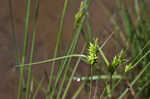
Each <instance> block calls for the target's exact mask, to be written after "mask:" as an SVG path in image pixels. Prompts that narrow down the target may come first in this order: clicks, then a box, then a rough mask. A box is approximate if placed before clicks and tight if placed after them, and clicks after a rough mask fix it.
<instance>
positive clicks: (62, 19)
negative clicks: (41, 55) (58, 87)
mask: <svg viewBox="0 0 150 99" xmlns="http://www.w3.org/2000/svg"><path fill="white" fill-rule="evenodd" d="M67 4H68V0H65V2H64V8H63V12H62V16H61V20H60V24H59V29H58V33H57V41H56V47H55V52H54V58H56V57H57V53H58V47H59V43H60V38H61V33H62V27H63V23H64V17H65V13H66V9H67ZM54 66H55V61H54V62H53V63H52V68H51V72H50V76H49V83H48V92H49V91H50V87H51V83H52V77H53V72H54ZM46 99H48V96H47V97H46Z"/></svg>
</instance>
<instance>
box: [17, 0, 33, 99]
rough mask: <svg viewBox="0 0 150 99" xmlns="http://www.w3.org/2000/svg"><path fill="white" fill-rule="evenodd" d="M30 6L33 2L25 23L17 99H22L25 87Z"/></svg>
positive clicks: (28, 9)
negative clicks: (24, 75)
mask: <svg viewBox="0 0 150 99" xmlns="http://www.w3.org/2000/svg"><path fill="white" fill-rule="evenodd" d="M30 5H31V0H27V10H26V23H25V33H24V47H23V54H22V62H21V64H22V68H20V78H19V84H18V85H19V87H18V95H17V99H20V98H21V88H22V87H23V71H24V62H25V57H26V50H27V40H28V25H29V16H30Z"/></svg>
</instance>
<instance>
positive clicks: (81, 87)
mask: <svg viewBox="0 0 150 99" xmlns="http://www.w3.org/2000/svg"><path fill="white" fill-rule="evenodd" d="M84 85H85V81H84V82H83V83H82V84H81V85H80V86H79V88H78V89H77V91H76V92H75V93H74V95H73V97H72V99H76V98H77V97H78V95H79V94H80V92H81V90H82V89H83V88H84Z"/></svg>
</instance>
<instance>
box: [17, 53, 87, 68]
mask: <svg viewBox="0 0 150 99" xmlns="http://www.w3.org/2000/svg"><path fill="white" fill-rule="evenodd" d="M71 57H83V58H86V56H85V55H83V54H72V55H68V56H61V57H57V58H52V59H47V60H43V61H39V62H34V63H29V64H24V65H17V67H23V66H30V65H37V64H43V63H48V62H53V61H58V60H62V59H66V58H71Z"/></svg>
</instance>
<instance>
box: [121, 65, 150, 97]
mask: <svg viewBox="0 0 150 99" xmlns="http://www.w3.org/2000/svg"><path fill="white" fill-rule="evenodd" d="M149 65H150V63H148V64H147V65H146V66H144V68H143V69H142V70H141V71H140V73H139V74H138V75H137V76H136V78H135V79H134V80H133V81H132V82H131V84H130V86H129V88H130V87H132V86H133V85H134V84H135V83H136V82H137V81H138V80H139V79H140V77H141V76H142V74H143V73H144V72H145V70H146V69H147V68H148V67H149ZM129 88H126V89H125V91H124V92H123V93H122V94H121V95H120V96H119V97H118V99H122V98H123V97H124V96H125V95H126V93H127V92H128V91H129Z"/></svg>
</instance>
